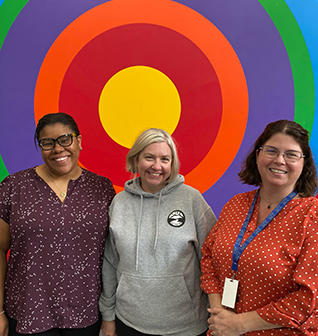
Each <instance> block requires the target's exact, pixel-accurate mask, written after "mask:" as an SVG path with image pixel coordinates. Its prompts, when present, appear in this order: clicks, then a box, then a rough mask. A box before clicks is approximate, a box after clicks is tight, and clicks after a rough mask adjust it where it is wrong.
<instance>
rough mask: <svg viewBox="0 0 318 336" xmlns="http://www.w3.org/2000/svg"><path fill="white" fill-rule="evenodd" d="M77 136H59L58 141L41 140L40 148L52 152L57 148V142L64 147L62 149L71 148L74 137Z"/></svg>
mask: <svg viewBox="0 0 318 336" xmlns="http://www.w3.org/2000/svg"><path fill="white" fill-rule="evenodd" d="M76 136H77V135H76V134H75V133H70V134H63V135H61V136H59V137H58V138H56V139H51V138H45V139H41V140H39V146H40V147H41V148H42V149H43V150H45V151H48V150H52V149H53V148H54V146H55V142H56V141H57V143H58V144H59V145H60V146H62V147H69V146H71V144H72V143H73V137H76Z"/></svg>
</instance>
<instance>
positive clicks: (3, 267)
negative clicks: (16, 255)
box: [0, 250, 7, 312]
mask: <svg viewBox="0 0 318 336" xmlns="http://www.w3.org/2000/svg"><path fill="white" fill-rule="evenodd" d="M6 272H7V255H6V253H5V252H4V251H3V250H0V312H2V311H3V301H4V282H5V277H6Z"/></svg>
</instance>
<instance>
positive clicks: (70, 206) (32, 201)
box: [0, 168, 115, 333]
mask: <svg viewBox="0 0 318 336" xmlns="http://www.w3.org/2000/svg"><path fill="white" fill-rule="evenodd" d="M114 194H115V192H114V189H113V187H112V184H111V183H110V181H109V180H108V179H106V178H104V177H101V176H98V175H96V174H93V173H91V172H89V171H87V170H83V171H82V174H81V176H80V177H79V178H78V179H77V180H74V181H73V180H71V181H70V182H69V185H68V190H67V196H66V199H65V202H64V203H62V202H61V201H60V200H59V198H58V197H57V195H56V194H55V193H54V192H53V190H52V189H51V188H50V187H49V186H48V185H47V184H46V182H44V180H42V179H41V178H40V177H39V176H38V175H37V173H36V172H35V169H34V168H31V169H27V170H25V171H21V172H18V173H15V174H13V175H10V176H8V177H7V178H5V179H4V181H3V182H2V183H1V184H0V218H2V219H3V220H4V221H5V222H7V223H8V224H9V225H10V232H11V247H10V249H11V250H10V258H9V262H8V270H7V277H6V285H5V291H6V295H5V310H6V312H7V313H8V314H9V316H11V317H13V318H14V319H16V320H18V325H17V330H18V332H20V333H37V332H41V331H45V330H48V329H51V328H83V327H87V326H89V325H92V324H93V323H95V322H96V321H97V319H98V299H99V296H100V292H101V278H100V274H101V267H102V260H103V252H104V245H105V238H106V233H107V231H108V225H109V223H108V206H109V204H110V202H111V200H112V198H113V197H114Z"/></svg>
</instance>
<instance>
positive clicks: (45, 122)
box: [34, 112, 80, 144]
mask: <svg viewBox="0 0 318 336" xmlns="http://www.w3.org/2000/svg"><path fill="white" fill-rule="evenodd" d="M55 124H62V125H64V126H68V127H69V128H70V130H71V131H72V132H74V133H75V134H76V135H80V131H79V129H78V126H77V124H76V122H75V120H74V119H73V117H71V116H70V115H69V114H67V113H64V112H57V113H49V114H46V115H45V116H43V117H42V118H41V119H40V120H39V122H38V124H37V126H36V130H35V133H34V142H35V144H37V142H38V141H39V140H40V133H41V131H42V130H43V129H44V127H46V126H49V125H55Z"/></svg>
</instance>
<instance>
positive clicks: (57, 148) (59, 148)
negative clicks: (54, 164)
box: [52, 141, 64, 153]
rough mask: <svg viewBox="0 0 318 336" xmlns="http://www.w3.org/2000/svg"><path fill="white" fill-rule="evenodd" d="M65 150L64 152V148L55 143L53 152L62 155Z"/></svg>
mask: <svg viewBox="0 0 318 336" xmlns="http://www.w3.org/2000/svg"><path fill="white" fill-rule="evenodd" d="M63 150H64V147H63V146H61V145H60V144H59V143H58V142H57V141H55V143H54V147H53V149H52V151H54V152H57V153H60V152H62V151H63Z"/></svg>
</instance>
